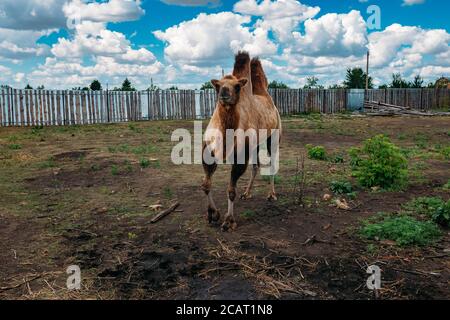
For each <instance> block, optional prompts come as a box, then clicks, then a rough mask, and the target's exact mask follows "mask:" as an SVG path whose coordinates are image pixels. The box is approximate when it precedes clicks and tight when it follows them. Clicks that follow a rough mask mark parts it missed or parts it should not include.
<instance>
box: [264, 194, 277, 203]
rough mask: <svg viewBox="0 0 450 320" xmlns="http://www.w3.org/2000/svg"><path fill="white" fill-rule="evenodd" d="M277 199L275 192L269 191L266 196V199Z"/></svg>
mask: <svg viewBox="0 0 450 320" xmlns="http://www.w3.org/2000/svg"><path fill="white" fill-rule="evenodd" d="M277 200H278V198H277V196H276V195H275V193H271V194H269V195H268V196H267V201H277Z"/></svg>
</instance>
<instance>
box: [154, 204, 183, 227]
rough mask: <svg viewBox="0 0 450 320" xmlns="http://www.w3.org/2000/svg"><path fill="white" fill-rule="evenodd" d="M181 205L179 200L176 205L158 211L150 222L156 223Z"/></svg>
mask: <svg viewBox="0 0 450 320" xmlns="http://www.w3.org/2000/svg"><path fill="white" fill-rule="evenodd" d="M179 206H180V203H179V202H177V203H175V204H174V205H172V206H171V207H170V208H169V209H166V210H163V211H161V212H160V213H158V214H157V215H156V216H155V217H154V218H153V219H152V220H150V223H156V222H158V221H159V220H161V219H162V218H164V217H165V216H168V215H169V214H171V213H172V212H174V211H175V210H176V209H177V208H178V207H179Z"/></svg>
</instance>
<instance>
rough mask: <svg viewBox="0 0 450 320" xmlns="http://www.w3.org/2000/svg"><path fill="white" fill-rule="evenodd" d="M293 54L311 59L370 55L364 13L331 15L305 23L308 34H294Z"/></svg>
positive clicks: (353, 12)
mask: <svg viewBox="0 0 450 320" xmlns="http://www.w3.org/2000/svg"><path fill="white" fill-rule="evenodd" d="M294 39H295V43H294V45H293V50H294V51H297V52H299V53H302V54H305V55H309V56H337V57H346V56H352V55H361V54H364V52H365V51H366V45H367V29H366V24H365V22H364V19H363V18H362V16H361V13H360V12H359V11H356V10H352V11H350V12H349V13H347V14H336V13H329V14H326V15H323V16H321V17H320V18H318V19H309V20H307V21H305V33H304V34H301V33H300V32H294Z"/></svg>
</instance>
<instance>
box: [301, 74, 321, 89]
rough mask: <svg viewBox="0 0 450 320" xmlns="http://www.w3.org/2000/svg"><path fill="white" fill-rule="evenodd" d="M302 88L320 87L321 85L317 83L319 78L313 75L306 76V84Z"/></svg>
mask: <svg viewBox="0 0 450 320" xmlns="http://www.w3.org/2000/svg"><path fill="white" fill-rule="evenodd" d="M303 88H304V89H320V88H323V86H321V85H319V79H318V78H316V77H315V76H312V77H308V78H306V84H305V85H304V87H303Z"/></svg>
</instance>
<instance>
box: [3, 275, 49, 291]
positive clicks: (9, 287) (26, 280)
mask: <svg viewBox="0 0 450 320" xmlns="http://www.w3.org/2000/svg"><path fill="white" fill-rule="evenodd" d="M44 275H45V274H39V275H37V276H34V277H32V278H30V279H24V280H23V281H22V282H19V283H18V284H16V285H13V286H8V287H0V291H6V290H11V289H16V288H19V287H20V286H23V285H24V284H28V283H29V282H31V281H34V280H36V279H39V278H42V277H43V276H44Z"/></svg>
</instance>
